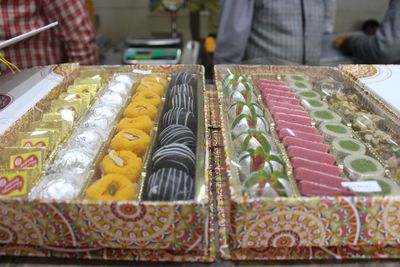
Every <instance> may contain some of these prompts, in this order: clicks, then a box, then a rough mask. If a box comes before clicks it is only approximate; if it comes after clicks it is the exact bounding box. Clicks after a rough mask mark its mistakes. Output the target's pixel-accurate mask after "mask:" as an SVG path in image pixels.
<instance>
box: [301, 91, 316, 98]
mask: <svg viewBox="0 0 400 267" xmlns="http://www.w3.org/2000/svg"><path fill="white" fill-rule="evenodd" d="M299 96H303V97H317V94H316V93H314V92H310V91H307V92H301V93H299Z"/></svg>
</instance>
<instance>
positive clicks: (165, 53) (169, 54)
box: [126, 48, 178, 60]
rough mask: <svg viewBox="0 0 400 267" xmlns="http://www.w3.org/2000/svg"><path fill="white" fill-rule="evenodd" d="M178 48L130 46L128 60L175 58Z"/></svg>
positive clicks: (127, 54)
mask: <svg viewBox="0 0 400 267" xmlns="http://www.w3.org/2000/svg"><path fill="white" fill-rule="evenodd" d="M177 57H178V49H175V48H128V51H127V53H126V59H127V60H175V59H177Z"/></svg>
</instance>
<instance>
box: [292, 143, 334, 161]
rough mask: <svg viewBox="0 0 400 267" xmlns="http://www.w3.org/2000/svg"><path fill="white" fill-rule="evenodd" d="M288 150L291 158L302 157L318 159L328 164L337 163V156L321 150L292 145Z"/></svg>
mask: <svg viewBox="0 0 400 267" xmlns="http://www.w3.org/2000/svg"><path fill="white" fill-rule="evenodd" d="M287 152H288V155H289V157H290V158H293V157H300V158H303V159H308V160H312V161H318V162H322V163H326V164H335V162H336V157H335V156H334V155H332V154H328V153H324V152H319V151H315V150H311V149H307V148H303V147H298V146H290V147H288V148H287Z"/></svg>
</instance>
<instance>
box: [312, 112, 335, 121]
mask: <svg viewBox="0 0 400 267" xmlns="http://www.w3.org/2000/svg"><path fill="white" fill-rule="evenodd" d="M314 115H315V117H317V118H319V119H324V120H332V119H333V118H335V116H334V115H333V114H332V113H331V112H329V111H326V110H321V111H316V112H314Z"/></svg>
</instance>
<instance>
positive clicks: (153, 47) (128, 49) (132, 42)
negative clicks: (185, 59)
mask: <svg viewBox="0 0 400 267" xmlns="http://www.w3.org/2000/svg"><path fill="white" fill-rule="evenodd" d="M161 3H162V5H163V6H164V8H165V9H166V10H167V11H169V12H170V18H171V32H170V33H150V34H132V35H129V36H128V38H127V39H126V40H125V44H124V50H123V58H122V62H123V63H124V64H178V63H180V62H181V57H182V46H183V45H182V36H181V35H180V34H178V33H177V23H176V18H177V11H178V9H179V8H181V7H182V6H183V4H184V0H163V1H161Z"/></svg>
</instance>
